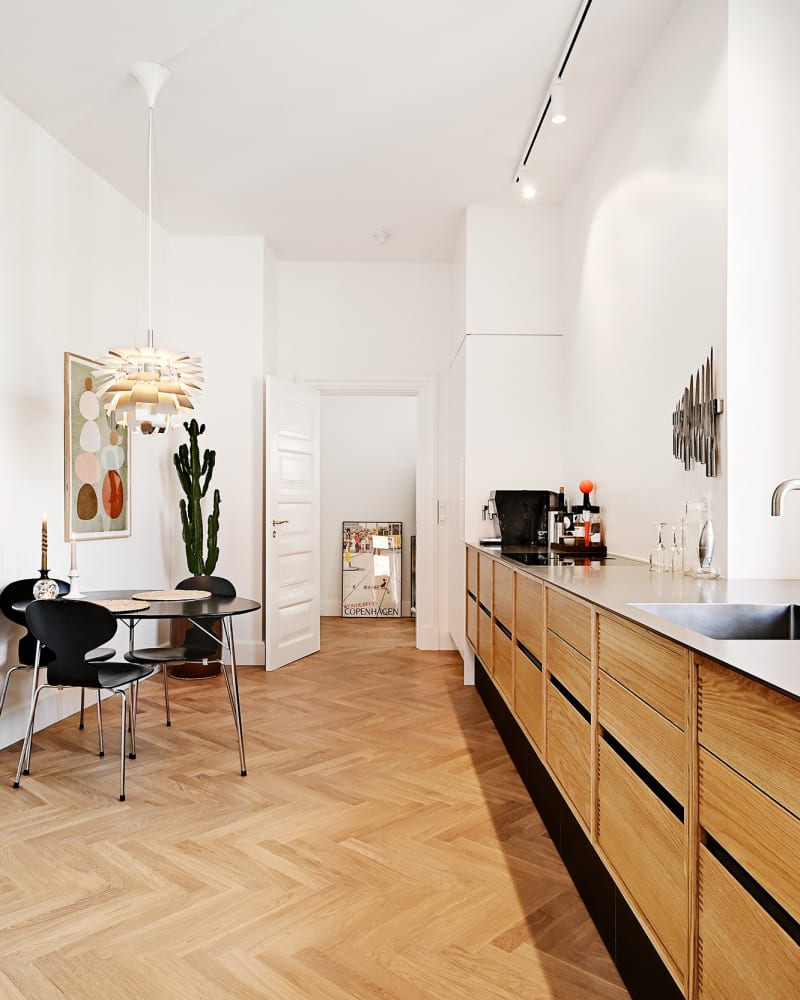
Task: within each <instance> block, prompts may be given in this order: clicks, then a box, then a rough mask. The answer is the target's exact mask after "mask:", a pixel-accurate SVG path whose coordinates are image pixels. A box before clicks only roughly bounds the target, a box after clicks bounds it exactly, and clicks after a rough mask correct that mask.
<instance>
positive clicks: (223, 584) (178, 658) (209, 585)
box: [125, 576, 236, 726]
mask: <svg viewBox="0 0 800 1000" xmlns="http://www.w3.org/2000/svg"><path fill="white" fill-rule="evenodd" d="M176 589H177V590H207V591H210V593H212V594H213V595H214V596H215V597H236V587H234V585H233V584H232V583H231V581H230V580H226V579H225V577H224V576H190V577H188V578H187V579H186V580H181V582H180V583H179V584H177V587H176ZM125 659H126V660H128V661H129V662H130V663H149V664H152V666H153V667H157V666H160V667H161V673H162V674H163V675H164V702H165V705H166V712H167V725H168V726H171V725H172V719H171V717H170V712H169V668H170V666H176V665H177V664H179V663H202V664H203V665H206V664H209V663H219V665H220V667H222V674H223V676H224V678H225V685H226V687H227V688H228V697H229V698H230V699H231V711H232V712H233V715H234V719H235V718H236V710H235V708H234V704H233V692H232V691H231V688H230V681H229V680H228V675H227V673H226V672H225V664H224V661H223V659H222V644H221V642H220V641H219V639H218V638H217V637H216V636H215V635H214V634H213V633H212V632H211V631H210V630H209V629H206V628H204V627H203V626H199V625H190V626H189V628H188V629H187V630H186V635H185V637H184V641H183V645H182V646H153V647H150V648H149V649H132V650H131V651H130V652H128V653H126V654H125Z"/></svg>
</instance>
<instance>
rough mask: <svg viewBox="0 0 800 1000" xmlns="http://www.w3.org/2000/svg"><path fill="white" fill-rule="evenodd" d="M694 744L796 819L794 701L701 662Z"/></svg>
mask: <svg viewBox="0 0 800 1000" xmlns="http://www.w3.org/2000/svg"><path fill="white" fill-rule="evenodd" d="M698 713H699V717H698V724H699V739H700V743H701V744H702V745H703V746H705V747H707V748H708V749H709V750H711V751H712V753H715V754H716V755H717V756H718V757H720V758H721V759H722V760H724V761H727V763H728V764H730V765H731V767H732V768H734V769H735V770H736V771H738V772H739V773H740V774H742V775H744V776H745V777H746V778H748V779H749V780H750V781H752V782H753V784H755V785H757V786H758V787H759V788H761V789H763V790H764V791H765V792H766V793H767V794H768V795H770V796H772V798H774V799H775V800H776V801H778V802H780V803H781V804H782V805H784V806H785V807H786V808H787V809H789V810H790V811H791V812H793V813H794V815H795V816H798V817H800V700H798V699H796V698H790V697H789V696H788V695H785V694H781V693H780V692H779V691H774V690H772V688H768V687H766V686H765V685H763V684H759V683H758V682H757V681H753V680H751V679H750V678H749V677H744V676H743V675H742V674H737V673H736V671H735V670H728V669H726V668H724V667H720V666H719V665H718V664H715V663H713V662H711V661H710V660H701V662H700V667H699V679H698Z"/></svg>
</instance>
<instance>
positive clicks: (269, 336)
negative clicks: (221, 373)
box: [264, 240, 278, 375]
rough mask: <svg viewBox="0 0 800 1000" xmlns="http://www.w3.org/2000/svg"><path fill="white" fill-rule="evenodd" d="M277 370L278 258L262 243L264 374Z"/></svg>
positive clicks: (271, 373)
mask: <svg viewBox="0 0 800 1000" xmlns="http://www.w3.org/2000/svg"><path fill="white" fill-rule="evenodd" d="M277 370H278V258H277V257H276V256H275V254H274V253H273V250H272V247H271V246H270V245H269V243H267V242H266V240H265V241H264V374H265V375H274V374H275V373H276V372H277Z"/></svg>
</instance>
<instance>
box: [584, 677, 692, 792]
mask: <svg viewBox="0 0 800 1000" xmlns="http://www.w3.org/2000/svg"><path fill="white" fill-rule="evenodd" d="M597 683H598V696H597V710H598V721H599V722H600V725H601V726H602V727H603V728H604V729H605V730H607V731H608V732H609V733H611V735H612V736H614V738H615V739H617V740H619V742H620V743H621V744H622V745H623V746H624V747H625V749H626V750H628V751H629V752H630V753H631V754H633V756H634V757H635V758H636V759H637V760H638V761H639V763H640V764H641V765H642V766H643V767H644V768H645V769H646V770H647V771H649V772H650V774H652V775H653V777H654V778H655V779H656V780H657V781H659V782H660V783H661V784H662V785H663V786H664V787H665V788H666V789H667V791H669V792H670V794H671V795H674V796H675V798H676V799H677V800H678V801H679V802H680V803H681V804H683V805H685V804H686V763H687V762H686V735H685V734H684V733H683V732H682V731H681V730H680V729H679V728H678V727H677V726H675V725H673V723H671V722H670V721H669V720H668V719H666V718H664V716H663V715H661V714H660V713H659V712H656V711H655V710H654V709H652V708H650V706H649V705H648V704H647V703H646V702H644V701H642V700H641V698H637V697H636V695H635V694H633V693H632V692H631V691H629V690H628V688H626V687H624V686H623V685H622V684H620V683H619V682H618V681H616V680H614V678H613V677H611V676H610V675H609V674H607V673H605V671H603V670H601V671H599V672H598V682H597Z"/></svg>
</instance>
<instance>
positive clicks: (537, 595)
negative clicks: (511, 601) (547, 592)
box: [514, 573, 544, 662]
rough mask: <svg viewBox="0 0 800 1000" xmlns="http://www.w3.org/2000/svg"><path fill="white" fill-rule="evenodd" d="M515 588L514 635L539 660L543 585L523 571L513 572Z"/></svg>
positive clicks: (541, 651) (542, 627)
mask: <svg viewBox="0 0 800 1000" xmlns="http://www.w3.org/2000/svg"><path fill="white" fill-rule="evenodd" d="M514 577H515V580H516V588H517V618H516V622H515V623H514V636H515V638H516V639H517V640H518V641H519V642H521V643H522V645H523V646H525V647H526V648H527V649H529V650H530V651H531V653H533V655H534V656H535V657H536V659H537V660H539V662H541V660H542V657H543V656H544V651H543V648H542V636H543V631H544V587H543V586H542V584H541V583H539V581H538V580H533V579H532V578H531V577H529V576H526V575H525V574H524V573H515V574H514Z"/></svg>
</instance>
